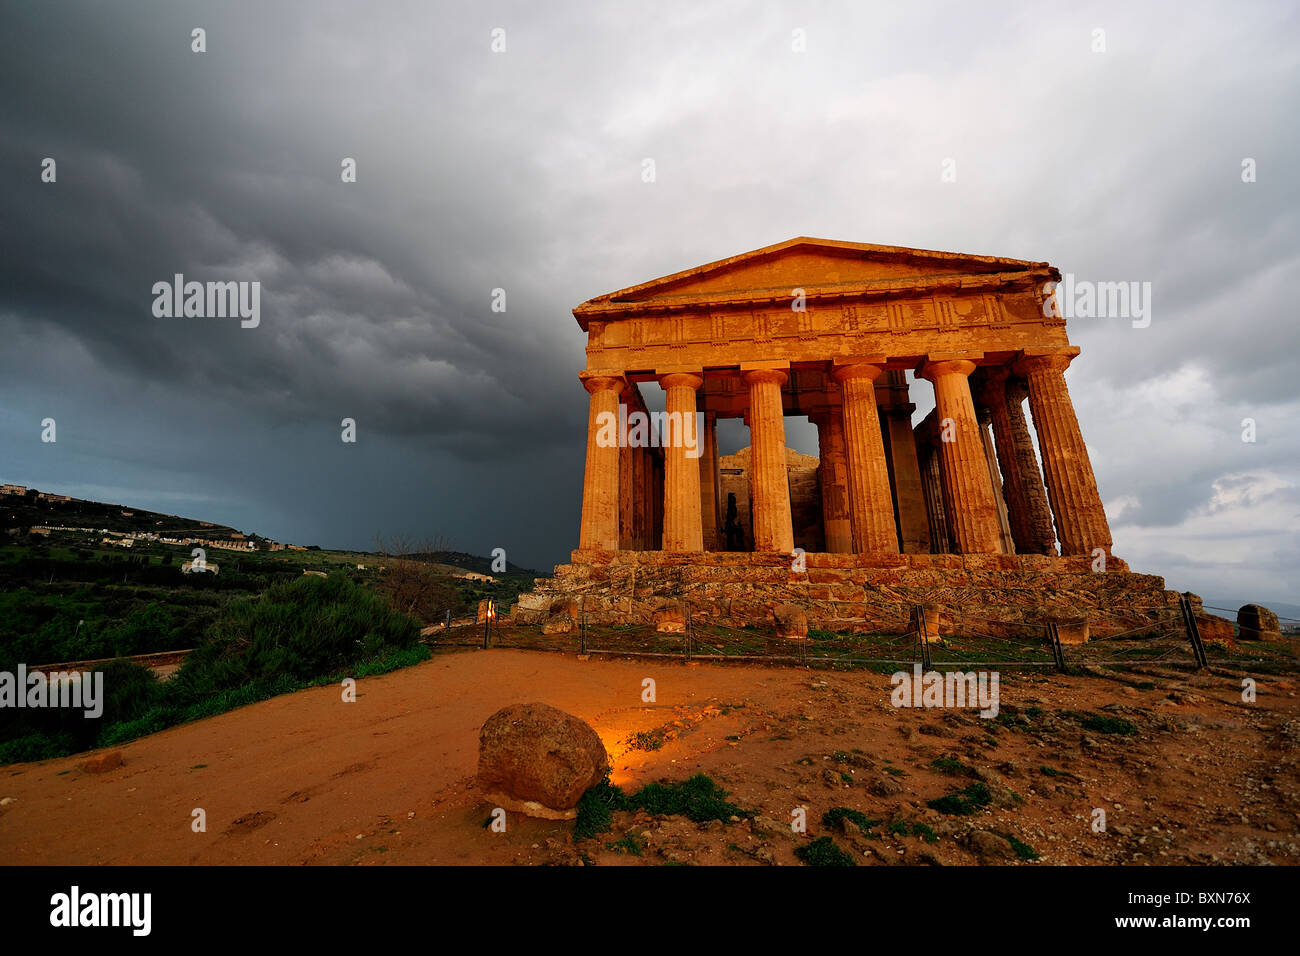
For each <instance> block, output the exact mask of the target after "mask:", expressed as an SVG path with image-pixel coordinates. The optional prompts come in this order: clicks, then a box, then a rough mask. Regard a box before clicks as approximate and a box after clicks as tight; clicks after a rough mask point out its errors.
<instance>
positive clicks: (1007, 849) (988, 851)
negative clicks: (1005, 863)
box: [966, 830, 1016, 861]
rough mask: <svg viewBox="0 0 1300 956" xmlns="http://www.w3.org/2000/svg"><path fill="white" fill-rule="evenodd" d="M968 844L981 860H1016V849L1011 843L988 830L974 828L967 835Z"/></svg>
mask: <svg viewBox="0 0 1300 956" xmlns="http://www.w3.org/2000/svg"><path fill="white" fill-rule="evenodd" d="M966 846H967V848H969V849H970V851H971V852H972V853H974V854H975V856H976V857H978V858H979V859H980V860H981V861H990V860H1014V859H1015V858H1016V851H1015V850H1014V849H1013V848H1012V846H1011V844H1010V843H1008V842H1007V841H1006V840H1005V839H1003V838H1002V837H1000V836H998V835H997V834H996V833H990V832H989V831H988V830H972V831H971V833H970V834H969V835H968V836H967V837H966Z"/></svg>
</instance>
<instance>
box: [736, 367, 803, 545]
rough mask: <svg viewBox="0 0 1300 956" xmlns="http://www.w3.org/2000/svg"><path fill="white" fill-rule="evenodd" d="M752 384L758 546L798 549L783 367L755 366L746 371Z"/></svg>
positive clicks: (752, 467)
mask: <svg viewBox="0 0 1300 956" xmlns="http://www.w3.org/2000/svg"><path fill="white" fill-rule="evenodd" d="M742 378H743V379H744V382H745V384H746V385H748V386H749V435H750V447H751V449H752V455H753V457H752V459H751V461H750V478H749V480H750V485H751V487H752V488H753V494H754V514H753V522H754V550H755V551H780V552H783V553H785V554H789V553H790V552H791V551H793V550H794V525H793V522H792V520H791V516H790V476H789V471H788V470H787V468H786V463H785V408H784V406H783V405H782V404H781V386H782V385H784V384H785V381H786V378H787V375H786V373H785V372H784V371H782V370H781V369H774V368H768V369H751V370H749V371H745V372H743V373H742Z"/></svg>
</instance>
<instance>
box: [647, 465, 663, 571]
mask: <svg viewBox="0 0 1300 956" xmlns="http://www.w3.org/2000/svg"><path fill="white" fill-rule="evenodd" d="M650 505H651V511H650V541H651V550H653V551H663V550H664V456H663V454H662V453H660V454H657V455H656V454H651V456H650Z"/></svg>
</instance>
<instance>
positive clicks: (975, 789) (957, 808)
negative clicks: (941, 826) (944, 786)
mask: <svg viewBox="0 0 1300 956" xmlns="http://www.w3.org/2000/svg"><path fill="white" fill-rule="evenodd" d="M992 802H993V794H991V793H990V792H989V788H988V785H987V784H983V783H972V784H971V785H970V786H969V787H967V788H966V789H965V790H958V791H957V792H956V793H950V794H948V795H947V796H943V797H939V798H937V799H935V800H930V801H929V802H928V803H927V804H926V806H928V807H930V808H931V809H933V810H938V811H939V812H940V813H947V814H950V815H952V816H959V817H968V816H970V815H971V814H973V813H975V812H976V811H977V810H978V809H979V808H980V807H984V806H988V805H989V804H990V803H992Z"/></svg>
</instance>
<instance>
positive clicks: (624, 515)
mask: <svg viewBox="0 0 1300 956" xmlns="http://www.w3.org/2000/svg"><path fill="white" fill-rule="evenodd" d="M624 407H626V406H624ZM636 452H637V450H636V449H635V448H629V447H628V446H627V445H623V446H621V447H620V448H619V450H618V547H619V550H620V551H633V550H635V549H636V529H635V527H634V525H635V522H636V498H635V496H634V492H635V488H636V480H635V478H634V477H633V473H634V472H635V470H636Z"/></svg>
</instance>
